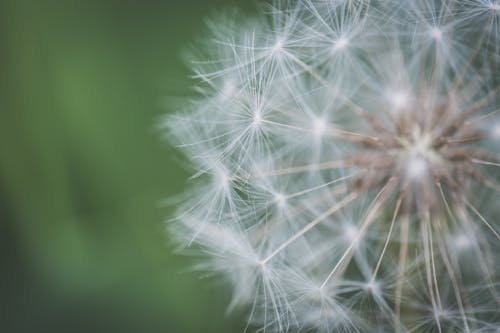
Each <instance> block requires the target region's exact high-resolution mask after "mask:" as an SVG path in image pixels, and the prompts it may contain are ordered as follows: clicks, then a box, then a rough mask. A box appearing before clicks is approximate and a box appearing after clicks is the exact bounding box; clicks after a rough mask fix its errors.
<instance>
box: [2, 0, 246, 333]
mask: <svg viewBox="0 0 500 333" xmlns="http://www.w3.org/2000/svg"><path fill="white" fill-rule="evenodd" d="M234 6H237V7H239V8H242V9H243V10H245V11H248V12H249V13H250V12H252V11H253V10H254V9H255V8H254V7H255V3H254V2H252V1H248V0H218V1H208V0H163V1H160V0H157V1H154V0H149V1H148V0H80V1H73V0H65V1H59V0H52V1H50V0H31V1H30V0H11V1H7V0H0V257H1V271H0V304H1V307H2V308H1V309H0V331H1V332H9V333H10V332H120V333H126V332H146V333H147V332H165V333H190V332H196V333H200V332H203V333H210V332H217V333H222V332H241V331H242V330H243V329H244V320H243V318H242V314H233V315H230V316H228V315H226V313H225V311H226V305H227V304H228V300H229V297H230V295H229V293H228V290H226V289H225V288H224V286H223V285H220V284H218V283H217V280H216V279H215V280H214V279H207V278H203V276H201V274H200V273H199V272H193V271H191V270H190V269H189V267H191V266H192V264H193V262H194V261H195V260H194V259H193V258H190V257H186V256H181V255H178V254H175V253H174V252H173V249H174V245H173V244H172V240H171V239H169V237H168V234H167V232H166V228H165V226H166V219H167V217H168V216H171V214H172V210H173V209H174V208H175V207H172V206H169V205H164V204H162V201H163V200H164V199H165V198H170V197H172V196H175V195H176V194H177V193H179V192H181V191H183V190H184V189H185V187H186V186H187V185H188V184H187V181H186V179H187V177H188V176H189V174H190V171H189V170H186V168H185V164H184V163H183V158H182V156H181V155H180V154H179V153H177V152H176V151H175V149H174V148H172V147H171V146H169V145H168V143H166V142H164V141H162V137H161V132H159V131H158V129H157V127H156V124H157V122H158V119H159V118H160V117H161V116H162V115H164V114H166V113H168V112H172V111H173V110H172V108H171V107H169V103H165V101H166V100H167V101H168V100H169V99H170V98H176V99H179V98H182V97H183V96H185V95H186V94H187V91H188V90H189V87H190V85H191V82H190V81H189V79H188V75H189V69H188V66H186V65H184V64H183V60H182V54H183V50H185V48H187V47H188V46H189V45H192V43H193V42H194V41H195V40H196V38H197V37H199V36H200V35H203V32H204V30H205V27H204V18H206V17H207V16H209V15H210V14H211V13H213V12H216V11H217V10H219V9H223V8H228V7H234Z"/></svg>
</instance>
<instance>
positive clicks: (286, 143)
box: [165, 0, 500, 333]
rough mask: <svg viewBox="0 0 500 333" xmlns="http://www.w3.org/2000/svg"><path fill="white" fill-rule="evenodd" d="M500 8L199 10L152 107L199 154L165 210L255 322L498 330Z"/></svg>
mask: <svg viewBox="0 0 500 333" xmlns="http://www.w3.org/2000/svg"><path fill="white" fill-rule="evenodd" d="M234 17H235V15H233V18H234ZM499 17H500V3H498V2H497V1H494V0H466V1H458V0H422V1H410V0H373V1H369V0H316V1H314V0H296V1H276V2H274V3H273V5H270V6H268V7H266V8H265V9H264V10H263V14H262V15H261V17H260V18H258V19H246V18H242V17H240V16H237V19H235V20H234V22H237V24H236V23H231V22H230V21H222V22H221V23H217V22H212V23H211V24H210V25H209V26H210V27H211V29H212V30H213V32H212V37H213V38H211V39H209V42H208V45H207V46H206V48H207V50H208V51H207V52H206V53H205V54H204V55H203V56H201V57H202V58H198V60H196V61H194V62H193V66H194V73H195V75H194V79H195V81H196V89H195V91H196V93H197V96H196V97H193V98H192V99H191V100H190V101H188V106H187V107H186V108H185V110H181V111H180V112H179V113H178V114H176V115H175V116H169V117H167V118H166V121H165V125H166V127H167V128H168V132H169V135H170V136H171V138H172V141H173V142H176V143H177V144H178V146H179V147H180V149H181V150H182V151H183V152H184V153H185V154H186V156H187V157H188V158H189V159H190V160H191V162H192V165H193V167H194V170H195V171H194V175H193V177H192V180H193V183H194V184H193V186H192V190H191V192H190V193H189V195H188V196H186V198H187V199H185V200H184V203H183V205H182V206H181V208H180V209H179V211H178V215H177V216H176V218H175V219H174V221H173V222H172V224H171V226H172V231H173V232H174V233H175V234H176V235H177V236H178V238H179V239H181V240H184V242H185V243H184V244H185V245H188V246H198V247H199V248H201V250H202V251H203V252H204V253H206V256H205V257H206V259H204V261H203V263H204V264H203V265H202V268H203V269H205V270H214V271H216V272H220V273H222V274H223V276H224V277H225V278H226V279H227V280H228V281H229V282H230V284H231V286H232V289H233V292H234V298H233V304H232V306H235V305H244V306H245V305H246V306H247V308H248V316H249V323H250V324H251V325H255V326H257V327H260V328H261V329H262V331H264V332H291V331H293V332H296V331H303V332H309V331H313V330H314V331H318V332H439V333H445V332H498V327H500V316H499V311H498V309H499V308H500V288H499V285H500V272H499V271H498V269H497V266H498V265H499V264H500V262H499V258H500V225H499V223H498V221H499V220H500V207H499V205H498V203H499V202H500V201H499V199H500V196H499V191H500V184H499V180H500V170H499V168H500V140H499V138H500V134H499V133H500V114H499V110H500V109H499V108H500V74H499V73H500V72H499V67H498V65H499V64H500V62H499V57H498V51H499V43H500V41H499V35H500V30H499Z"/></svg>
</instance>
